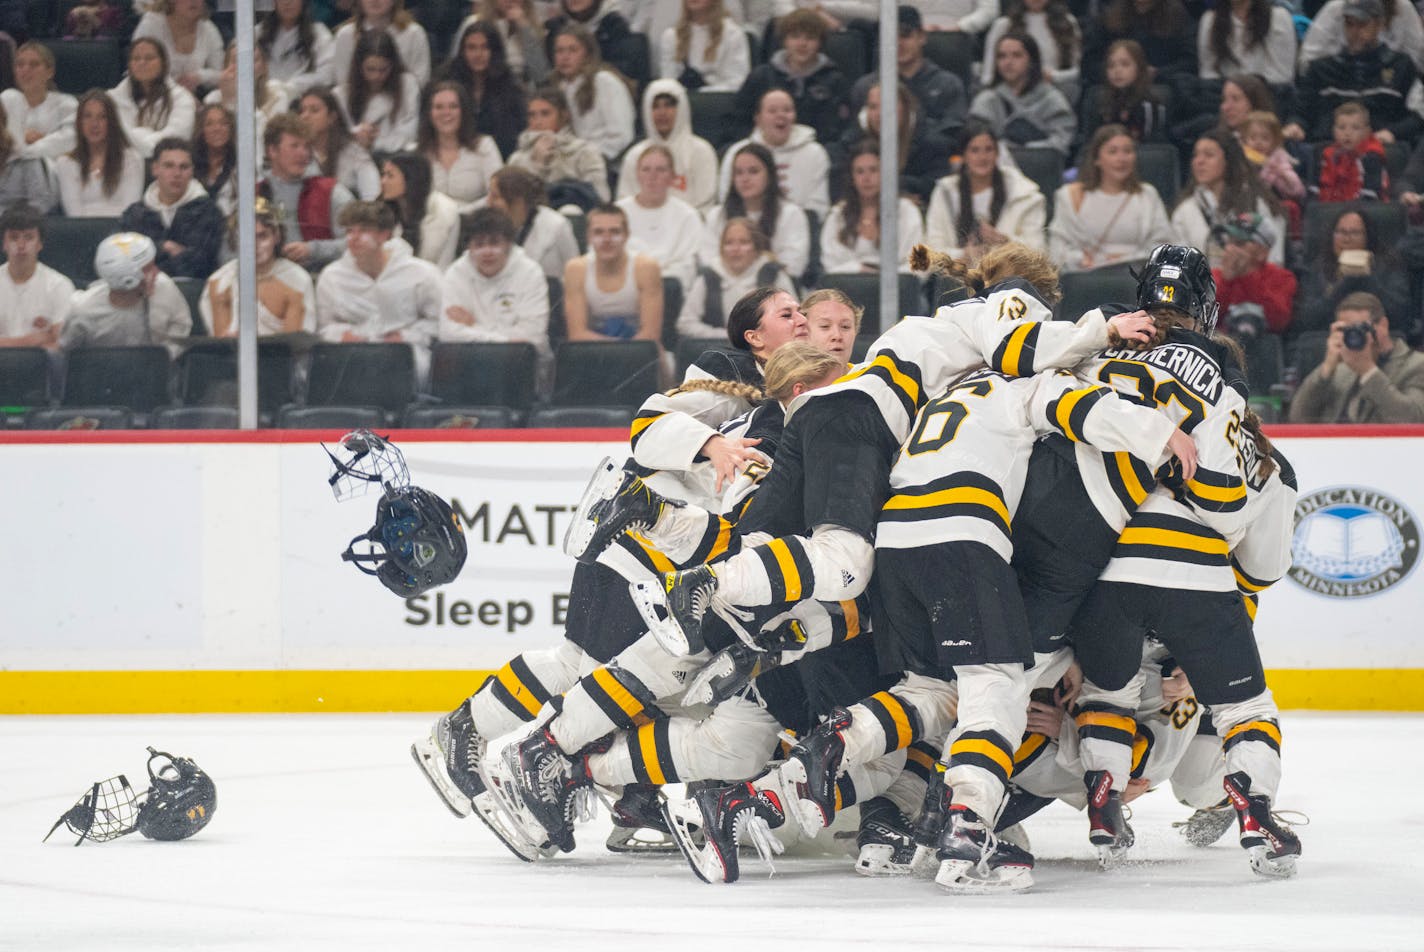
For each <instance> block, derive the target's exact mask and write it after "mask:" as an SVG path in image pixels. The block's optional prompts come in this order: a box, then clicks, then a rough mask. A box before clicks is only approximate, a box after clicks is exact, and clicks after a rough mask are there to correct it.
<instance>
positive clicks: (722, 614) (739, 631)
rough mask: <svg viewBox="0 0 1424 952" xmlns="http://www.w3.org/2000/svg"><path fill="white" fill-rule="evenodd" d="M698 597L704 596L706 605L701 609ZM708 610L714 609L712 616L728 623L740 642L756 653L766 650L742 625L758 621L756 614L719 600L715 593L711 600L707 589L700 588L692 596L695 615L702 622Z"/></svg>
mask: <svg viewBox="0 0 1424 952" xmlns="http://www.w3.org/2000/svg"><path fill="white" fill-rule="evenodd" d="M698 595H701V596H702V600H703V603H704V604H703V606H702V607H701V608H698V607H697V605H698V603H697V597H698ZM708 608H711V609H712V614H714V615H716V616H717V617H718V618H720V619H722V620H723V621H724V622H726V623H727V627H728V628H730V629H732V633H733V634H735V635H736V636H737V638H738V640H740V641H741V642H742V643H743V644H745V645H746V646H747V647H749V648H752V649H754V650H756V651H765V650H766V649H764V648H763V647H762V646H761V645H759V644H757V642H756V638H755V636H753V635H752V633H751V632H750V631H748V630H747V628H746V626H745V625H743V624H742V622H750V621H754V620H755V619H756V613H755V612H750V611H747V610H745V609H741V608H738V607H737V606H735V605H733V604H732V603H731V602H728V601H726V600H724V599H721V598H718V597H717V595H716V594H715V593H714V594H713V595H712V596H711V598H710V599H709V598H708V597H707V595H706V588H705V587H704V586H698V588H697V590H696V591H695V592H693V594H692V610H693V613H694V614H695V615H696V617H697V618H698V619H699V620H700V619H701V618H702V615H703V614H704V613H705V612H706V611H707V609H708Z"/></svg>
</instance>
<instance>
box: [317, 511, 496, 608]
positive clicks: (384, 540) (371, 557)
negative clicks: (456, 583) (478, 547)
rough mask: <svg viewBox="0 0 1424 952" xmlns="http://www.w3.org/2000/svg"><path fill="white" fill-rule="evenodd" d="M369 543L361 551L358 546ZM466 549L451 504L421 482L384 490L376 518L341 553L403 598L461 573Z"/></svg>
mask: <svg viewBox="0 0 1424 952" xmlns="http://www.w3.org/2000/svg"><path fill="white" fill-rule="evenodd" d="M362 542H365V543H367V549H366V551H364V552H357V551H356V547H357V546H358V545H360V544H361V543H362ZM467 553H468V549H467V547H466V544H465V530H464V528H463V527H462V526H461V525H460V518H459V516H457V515H456V514H455V511H454V510H453V509H451V508H450V505H449V503H447V502H445V500H443V499H441V498H440V497H439V496H437V495H435V494H434V493H432V492H430V491H429V490H425V489H421V488H420V487H419V486H407V487H404V488H401V489H387V491H386V493H385V494H384V495H382V496H381V499H380V501H379V502H377V503H376V522H375V525H373V526H371V529H370V531H369V532H367V533H365V534H364V535H359V536H357V537H356V538H354V539H352V540H351V544H350V545H348V546H347V547H346V551H345V552H343V553H342V554H341V558H342V559H344V560H345V561H347V562H350V563H352V564H353V565H355V566H356V567H357V568H358V569H360V570H361V571H363V572H365V573H366V574H367V575H374V576H375V577H376V578H378V579H380V580H381V584H382V585H384V586H385V587H386V588H388V589H390V590H391V591H393V592H395V593H396V594H397V595H399V596H400V597H401V598H411V597H414V596H416V595H420V594H422V593H423V592H426V591H429V590H430V589H432V588H435V587H436V586H438V585H444V584H445V583H446V582H449V581H451V580H453V579H454V578H455V576H457V575H459V574H460V569H461V568H463V567H464V565H465V556H466V554H467Z"/></svg>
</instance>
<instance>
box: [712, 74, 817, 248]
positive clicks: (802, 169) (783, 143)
mask: <svg viewBox="0 0 1424 952" xmlns="http://www.w3.org/2000/svg"><path fill="white" fill-rule="evenodd" d="M755 125H756V128H755V129H753V130H752V134H751V135H750V136H749V137H748V138H746V139H743V140H742V141H741V142H735V143H733V144H732V146H731V147H730V148H729V149H728V150H727V156H728V157H727V158H723V160H722V176H721V180H720V182H719V185H718V194H719V195H721V196H723V197H725V196H726V195H727V190H728V188H729V187H730V184H731V179H732V162H731V158H730V157H731V156H734V155H736V154H737V152H738V151H739V150H740V149H741V147H742V146H743V145H746V144H748V143H752V144H756V145H761V146H765V147H766V148H767V149H769V150H770V151H771V154H772V156H773V157H774V158H775V161H776V180H777V183H778V184H779V185H780V186H781V190H782V191H783V192H785V193H786V197H787V198H788V199H790V200H791V201H793V202H795V203H796V204H797V205H799V206H800V207H802V208H804V209H805V210H806V211H808V212H812V213H814V214H816V215H821V216H824V215H825V214H826V212H828V211H830V208H831V198H830V190H829V186H828V185H827V179H829V178H830V168H831V160H830V157H829V156H828V155H827V154H826V150H825V149H824V148H822V147H821V144H820V143H819V142H817V141H816V132H815V130H813V129H812V128H811V127H810V126H803V125H801V124H799V123H798V122H797V121H796V103H795V101H794V100H793V99H792V98H791V94H790V93H788V92H787V91H786V90H784V89H769V90H767V91H766V92H764V93H762V96H761V99H760V100H758V101H757V111H756V119H755ZM775 242H776V236H775V235H772V243H773V244H775ZM788 267H790V265H788ZM791 270H792V272H793V273H795V269H794V268H792V269H791Z"/></svg>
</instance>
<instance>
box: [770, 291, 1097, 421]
mask: <svg viewBox="0 0 1424 952" xmlns="http://www.w3.org/2000/svg"><path fill="white" fill-rule="evenodd" d="M1052 317H1053V314H1052V312H1051V311H1050V310H1049V309H1048V307H1047V306H1046V305H1045V304H1044V303H1043V302H1042V301H1040V300H1039V299H1038V298H1037V297H1035V296H1034V295H1033V294H1032V293H1030V292H1029V291H1027V290H1021V289H1017V288H1013V287H1006V288H1004V289H1002V290H996V291H994V292H992V293H990V294H988V295H987V296H985V297H976V298H970V299H969V300H967V301H960V302H958V303H956V304H951V305H948V306H946V307H942V308H940V309H939V310H938V311H936V312H935V314H934V316H933V317H918V316H911V317H906V318H904V319H902V320H901V321H900V322H899V323H898V324H896V325H895V326H894V327H892V328H890V329H889V330H887V331H886V332H885V333H883V334H881V335H880V337H878V338H877V339H876V341H875V343H873V344H871V346H870V350H869V351H867V352H866V356H865V360H864V361H863V362H862V363H860V364H858V365H856V366H855V367H853V368H852V369H851V370H850V372H849V373H847V374H846V375H845V376H844V377H842V378H840V379H839V380H837V381H836V382H835V383H833V384H831V385H830V386H829V387H822V388H820V389H818V390H813V391H811V392H809V393H806V394H802V395H801V396H800V397H798V398H797V399H796V400H795V401H793V402H792V404H791V407H790V409H789V410H788V420H789V419H790V417H791V415H792V414H794V413H795V412H796V410H797V409H798V408H799V407H800V406H801V405H802V404H803V403H804V402H805V401H806V400H814V399H816V398H817V397H820V396H823V395H827V394H833V393H844V392H846V391H858V392H861V393H864V394H866V395H867V396H869V397H870V398H871V399H872V400H874V401H875V405H876V406H877V407H878V408H879V410H880V414H881V416H882V417H883V418H884V420H885V424H886V426H887V427H888V428H889V430H890V432H891V434H893V435H894V437H895V440H896V442H898V443H904V442H905V440H906V438H907V437H908V436H909V435H910V426H911V424H912V423H913V422H914V419H915V415H916V414H917V413H918V412H919V411H920V408H921V407H923V406H924V405H925V404H926V403H927V402H929V399H930V398H931V397H933V396H935V395H936V394H938V393H940V392H941V391H942V390H944V388H945V387H947V386H949V385H950V384H951V383H953V382H954V381H955V380H956V379H958V378H959V377H961V376H963V375H964V374H966V373H968V372H970V371H972V370H976V369H978V368H981V367H986V366H987V367H988V368H989V369H991V370H994V371H997V372H999V373H1002V374H1004V375H1006V376H1010V377H1028V376H1032V375H1033V374H1035V373H1037V372H1038V371H1040V370H1044V369H1045V368H1066V367H1072V366H1074V365H1075V364H1077V363H1078V362H1079V361H1081V360H1083V359H1085V358H1087V357H1089V356H1091V355H1093V354H1096V353H1098V352H1099V351H1101V350H1102V349H1103V348H1104V347H1106V346H1107V344H1108V324H1107V320H1106V318H1104V316H1103V314H1102V312H1101V311H1092V312H1090V313H1089V314H1088V315H1085V316H1084V317H1083V319H1082V320H1080V321H1079V322H1078V323H1077V324H1069V323H1067V322H1066V321H1053V320H1052Z"/></svg>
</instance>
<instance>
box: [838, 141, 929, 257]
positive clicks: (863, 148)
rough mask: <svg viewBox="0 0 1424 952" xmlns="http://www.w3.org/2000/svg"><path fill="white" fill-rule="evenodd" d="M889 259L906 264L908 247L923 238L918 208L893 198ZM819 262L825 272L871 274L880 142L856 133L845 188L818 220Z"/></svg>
mask: <svg viewBox="0 0 1424 952" xmlns="http://www.w3.org/2000/svg"><path fill="white" fill-rule="evenodd" d="M896 217H897V219H898V221H897V226H896V227H897V229H898V233H897V235H896V241H895V249H896V250H895V260H896V261H897V262H899V264H898V265H897V269H898V270H899V271H904V272H909V270H910V263H909V258H910V249H911V248H913V247H915V245H917V244H919V243H920V242H921V241H922V240H923V239H924V234H925V226H924V222H923V221H922V220H921V219H920V210H919V209H918V208H916V207H915V203H914V202H912V201H910V200H909V199H908V198H904V197H901V198H900V200H899V214H898V215H897V216H896ZM821 267H822V269H823V270H824V271H825V272H826V273H827V274H874V273H876V272H878V271H879V270H880V145H879V143H877V142H875V141H874V140H871V139H862V140H861V142H860V143H859V144H858V145H856V146H855V148H853V149H851V152H850V188H848V189H847V190H846V197H845V201H842V202H838V203H837V204H836V207H835V208H833V209H831V213H830V214H829V215H827V216H826V220H825V222H823V223H822V225H821Z"/></svg>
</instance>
